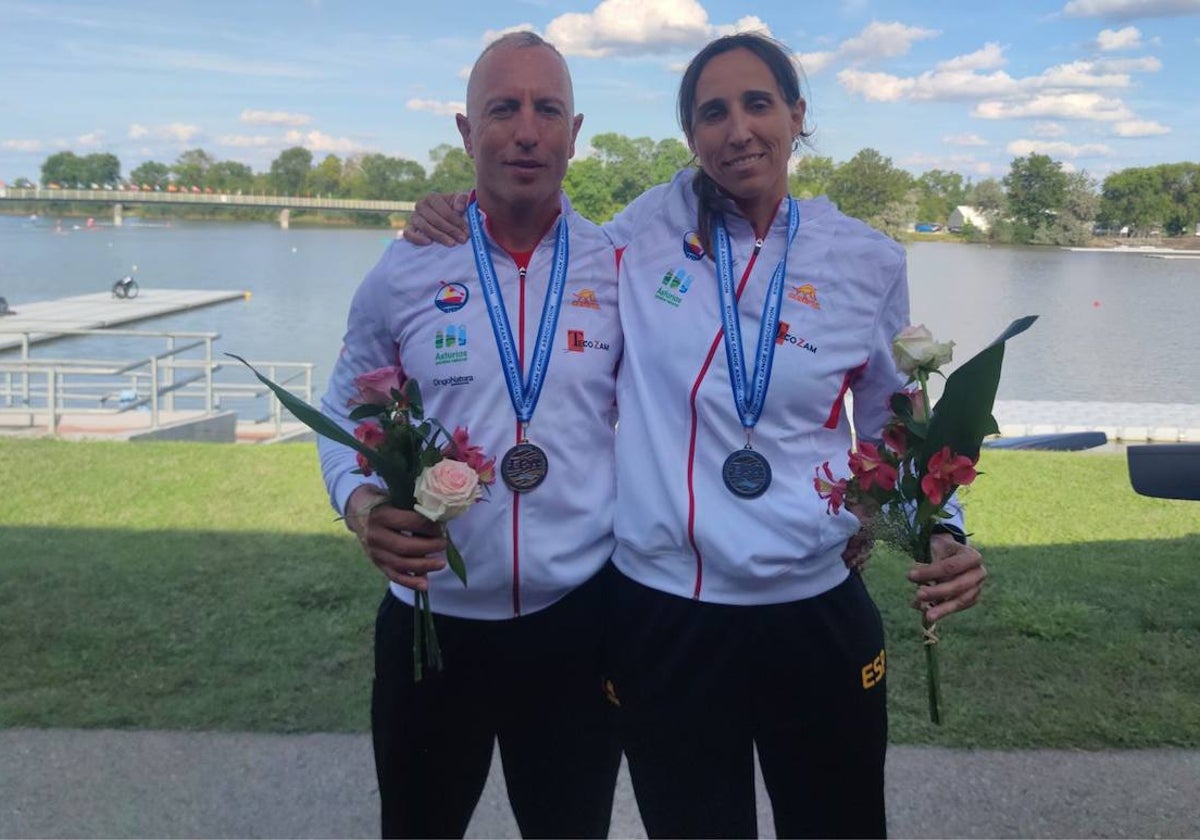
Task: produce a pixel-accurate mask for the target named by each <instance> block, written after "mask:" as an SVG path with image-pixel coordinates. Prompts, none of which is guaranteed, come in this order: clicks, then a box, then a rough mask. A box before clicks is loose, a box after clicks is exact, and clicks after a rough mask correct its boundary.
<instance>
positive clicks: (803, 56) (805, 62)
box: [796, 52, 837, 76]
mask: <svg viewBox="0 0 1200 840" xmlns="http://www.w3.org/2000/svg"><path fill="white" fill-rule="evenodd" d="M836 59H837V53H832V52H811V53H796V60H797V61H799V62H800V66H801V67H802V68H803V69H804V72H805V73H806V74H808V75H810V76H811V75H814V74H816V73H820V72H821V71H822V70H824V69H825V68H826V67H828V66H829V65H830V64H833V62H834V61H835V60H836Z"/></svg>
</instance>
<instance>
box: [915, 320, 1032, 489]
mask: <svg viewBox="0 0 1200 840" xmlns="http://www.w3.org/2000/svg"><path fill="white" fill-rule="evenodd" d="M1036 320H1037V316H1036V315H1026V316H1025V317H1024V318H1018V319H1017V320H1015V321H1013V322H1012V323H1011V324H1009V325H1008V328H1007V329H1005V330H1004V332H1002V333H1001V334H1000V336H999V337H998V338H997V339H996V340H995V341H993V342H992V343H991V344H989V345H988V346H987V347H986V348H984V349H983V350H981V351H980V352H979V353H977V354H976V355H975V356H973V357H972V358H971V359H970V360H968V361H967V362H966V363H964V364H962V365H960V366H959V367H958V368H957V369H956V370H955V371H954V372H953V373H952V374H950V376H949V377H947V379H946V388H945V390H944V391H942V398H941V399H940V400H938V403H937V405H936V406H935V407H934V410H933V417H932V419H931V420H930V422H929V433H928V435H927V436H926V438H925V444H924V445H923V446H922V447H921V456H920V457H919V458H918V467H919V469H920V470H921V473H922V474H924V472H925V466H926V464H928V463H929V458H930V457H931V456H932V455H933V454H934V453H935V452H937V451H938V450H940V449H941V448H942V447H944V446H949V447H950V451H951V452H953V453H955V454H956V455H966V456H967V457H968V458H971V459H972V460H974V459H976V458H978V457H979V445H980V444H981V443H982V442H983V439H984V438H985V437H987V436H988V435H994V434H997V433H998V432H999V431H1000V429H999V427H998V426H997V425H996V420H995V418H994V417H992V405H993V403H994V402H995V400H996V389H997V388H998V387H999V385H1000V368H1001V366H1002V364H1003V362H1004V343H1005V342H1006V341H1008V339H1010V338H1013V337H1014V336H1017V335H1019V334H1021V333H1023V332H1024V331H1025V330H1027V329H1029V327H1030V326H1031V325H1032V324H1033V322H1034V321H1036Z"/></svg>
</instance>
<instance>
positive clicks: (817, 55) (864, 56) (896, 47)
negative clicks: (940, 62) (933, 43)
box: [797, 20, 941, 74]
mask: <svg viewBox="0 0 1200 840" xmlns="http://www.w3.org/2000/svg"><path fill="white" fill-rule="evenodd" d="M940 34H941V33H940V32H939V31H938V30H936V29H923V28H922V27H919V26H908V25H906V24H903V23H899V22H897V21H887V22H881V21H877V20H873V21H871V22H870V23H869V24H867V25H866V26H865V27H863V30H862V31H861V32H859V33H858V34H857V35H855V36H854V37H853V38H848V39H846V40H845V41H842V43H841V44H839V45H838V48H837V49H836V50H832V51H823V52H811V53H803V54H800V55H799V56H797V57H798V58H799V60H800V63H801V64H802V65H803V67H804V70H805V72H806V73H809V74H813V73H820V72H821V71H822V70H824V69H825V68H826V67H828V66H830V65H831V64H835V63H846V64H861V63H862V62H865V61H871V60H873V59H878V58H898V57H900V56H902V55H907V54H908V52H909V50H911V49H912V45H913V44H914V43H916V42H917V41H922V40H925V39H927V38H936V37H937V36H938V35H940Z"/></svg>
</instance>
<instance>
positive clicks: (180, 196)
mask: <svg viewBox="0 0 1200 840" xmlns="http://www.w3.org/2000/svg"><path fill="white" fill-rule="evenodd" d="M0 201H37V202H81V201H88V202H95V203H98V204H109V205H112V208H113V224H114V225H116V226H117V227H120V225H121V220H122V216H123V214H124V210H125V206H126V205H129V204H174V205H179V206H186V205H191V206H193V207H198V206H203V207H270V208H278V210H279V225H280V227H284V228H286V227H287V226H288V221H289V219H290V217H291V211H292V210H340V211H354V212H359V213H411V212H412V211H413V210H414V209H415V207H416V205H415V204H414V203H413V202H411V201H377V200H373V199H357V198H322V197H319V196H318V197H316V198H313V197H306V196H289V195H246V194H237V193H215V192H214V193H209V192H183V191H182V190H180V191H178V192H167V191H163V192H157V191H153V190H128V189H112V190H107V189H104V190H75V189H70V190H68V189H51V188H48V187H29V188H19V187H0Z"/></svg>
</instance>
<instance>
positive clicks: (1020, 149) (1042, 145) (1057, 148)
mask: <svg viewBox="0 0 1200 840" xmlns="http://www.w3.org/2000/svg"><path fill="white" fill-rule="evenodd" d="M1007 149H1008V152H1009V154H1013V155H1017V156H1018V157H1023V156H1025V155H1031V154H1039V155H1049V156H1050V157H1052V158H1080V157H1097V156H1100V155H1111V154H1112V149H1110V148H1109V147H1108V146H1105V145H1104V144H1103V143H1083V144H1081V145H1078V146H1076V145H1074V144H1072V143H1064V142H1062V141H1059V140H1014V141H1012V142H1011V143H1009V144H1008V146H1007Z"/></svg>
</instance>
